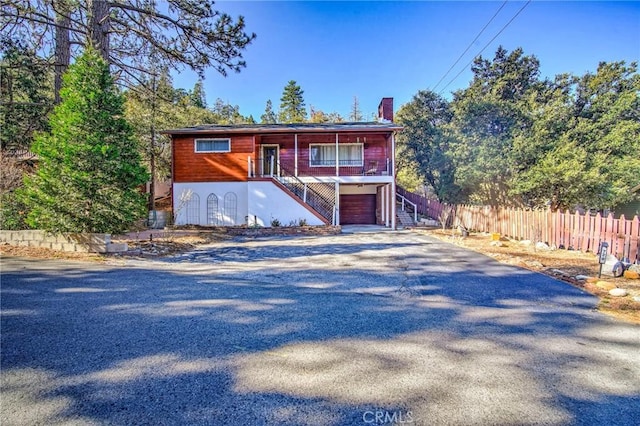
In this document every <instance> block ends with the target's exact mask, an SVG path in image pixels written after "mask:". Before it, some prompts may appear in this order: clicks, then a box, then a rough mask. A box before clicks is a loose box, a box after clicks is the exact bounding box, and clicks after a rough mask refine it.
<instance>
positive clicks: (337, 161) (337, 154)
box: [336, 133, 340, 176]
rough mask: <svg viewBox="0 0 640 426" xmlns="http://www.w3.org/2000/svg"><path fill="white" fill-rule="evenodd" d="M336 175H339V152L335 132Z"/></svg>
mask: <svg viewBox="0 0 640 426" xmlns="http://www.w3.org/2000/svg"><path fill="white" fill-rule="evenodd" d="M336 176H340V153H339V150H338V134H337V133H336Z"/></svg>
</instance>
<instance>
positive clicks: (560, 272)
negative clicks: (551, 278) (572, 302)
mask: <svg viewBox="0 0 640 426" xmlns="http://www.w3.org/2000/svg"><path fill="white" fill-rule="evenodd" d="M551 273H552V274H554V275H561V276H563V277H568V276H569V274H567V273H566V272H564V271H561V270H560V269H552V270H551Z"/></svg>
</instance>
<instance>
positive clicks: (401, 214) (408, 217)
mask: <svg viewBox="0 0 640 426" xmlns="http://www.w3.org/2000/svg"><path fill="white" fill-rule="evenodd" d="M396 218H397V219H398V224H400V225H402V226H414V225H415V223H414V222H413V215H412V214H409V212H407V211H405V210H401V209H398V210H397V211H396Z"/></svg>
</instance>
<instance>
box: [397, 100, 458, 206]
mask: <svg viewBox="0 0 640 426" xmlns="http://www.w3.org/2000/svg"><path fill="white" fill-rule="evenodd" d="M451 119H452V113H451V109H450V108H449V104H448V103H447V101H446V100H445V99H443V98H442V97H441V96H439V95H438V94H436V93H434V92H432V91H424V90H421V91H419V92H418V93H417V94H416V95H415V96H414V97H413V98H412V99H411V101H410V102H409V103H407V104H405V105H403V106H402V107H401V108H400V110H399V111H398V113H397V114H396V121H397V122H398V124H401V125H402V126H403V127H404V129H403V131H402V132H401V133H400V134H399V135H398V137H397V149H398V154H397V158H398V169H399V170H404V172H403V173H402V176H403V177H404V178H405V179H409V178H411V179H415V176H416V175H417V176H419V177H420V178H421V179H422V180H423V182H426V183H428V184H429V185H430V186H431V187H432V188H433V190H434V193H435V194H436V196H437V197H438V200H439V201H441V202H447V203H453V202H458V201H460V200H461V190H460V188H459V187H458V186H457V185H456V183H455V167H454V164H453V161H452V160H451V158H450V155H451V153H450V144H451V136H450V134H449V130H448V128H447V126H448V124H449V123H450V122H451ZM411 170H413V171H414V172H413V173H412V172H411ZM414 186H416V185H415V182H414Z"/></svg>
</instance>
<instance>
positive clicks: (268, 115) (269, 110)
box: [260, 99, 278, 124]
mask: <svg viewBox="0 0 640 426" xmlns="http://www.w3.org/2000/svg"><path fill="white" fill-rule="evenodd" d="M260 122H261V123H263V124H273V123H277V122H278V117H276V113H275V112H273V103H271V99H269V100H267V106H266V107H265V108H264V114H262V115H261V116H260Z"/></svg>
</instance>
